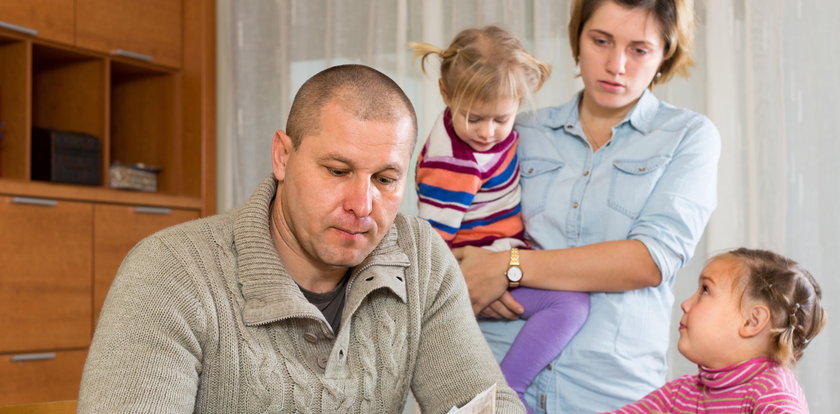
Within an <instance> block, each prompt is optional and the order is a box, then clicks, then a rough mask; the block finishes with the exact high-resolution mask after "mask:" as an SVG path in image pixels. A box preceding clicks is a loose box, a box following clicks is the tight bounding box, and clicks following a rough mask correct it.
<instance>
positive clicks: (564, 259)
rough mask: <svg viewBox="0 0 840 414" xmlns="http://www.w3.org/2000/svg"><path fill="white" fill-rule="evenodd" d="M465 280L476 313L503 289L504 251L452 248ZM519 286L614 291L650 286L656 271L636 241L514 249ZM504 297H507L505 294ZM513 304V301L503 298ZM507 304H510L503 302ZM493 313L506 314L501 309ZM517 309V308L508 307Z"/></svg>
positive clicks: (654, 282)
mask: <svg viewBox="0 0 840 414" xmlns="http://www.w3.org/2000/svg"><path fill="white" fill-rule="evenodd" d="M453 253H455V257H456V258H458V260H459V262H460V263H461V271H462V272H463V273H464V278H465V279H466V281H467V287H468V288H469V291H470V299H471V301H472V304H473V311H474V312H476V313H479V312H480V311H481V310H483V309H484V308H486V307H487V306H488V305H489V304H490V303H491V302H494V301H496V300H497V299H499V298H500V297H501V296H502V294H503V293H505V291H506V290H507V277H506V276H505V271H506V270H507V267H508V261H509V257H510V256H509V255H510V253H509V251H507V250H506V251H502V252H490V251H488V250H485V249H479V248H462V249H454V250H453ZM519 260H520V263H521V264H520V268H522V273H523V277H522V281H521V282H520V283H521V285H522V286H527V287H532V288H537V289H552V290H571V291H580V292H620V291H627V290H634V289H641V288H645V287H650V286H656V285H658V284H659V283H660V281H661V278H662V276H661V273H660V271H659V268H658V267H657V265H656V263H655V262H654V261H653V258H652V257H651V255H650V253H649V252H648V249H647V248H646V247H645V245H644V244H643V243H642V242H640V241H638V240H619V241H609V242H603V243H595V244H590V245H587V246H581V247H574V248H570V249H557V250H520V252H519ZM510 300H513V299H512V298H510ZM507 303H509V304H514V303H515V301H514V302H509V301H507ZM506 307H507V308H510V306H506ZM493 309H494V310H495V312H497V313H498V315H494V314H492V313H488V314H487V316H491V317H499V316H502V317H506V318H510V317H511V316H513V315H512V314H506V313H505V312H504V310H503V309H497V307H494V308H493ZM517 310H518V311H519V312H518V313H521V308H520V309H516V308H515V305H514V309H511V311H517Z"/></svg>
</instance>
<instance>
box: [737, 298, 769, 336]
mask: <svg viewBox="0 0 840 414" xmlns="http://www.w3.org/2000/svg"><path fill="white" fill-rule="evenodd" d="M770 318H771V315H770V308H768V307H767V305H764V304H754V305H751V306H750V308H749V309H747V313H746V315H745V318H744V320H743V322H742V323H741V328H740V329H739V330H738V333H739V334H740V335H741V337H743V338H752V337H754V336H756V335H758V334H760V333H761V332H763V331H764V330H765V328H767V327H768V326H769V325H770Z"/></svg>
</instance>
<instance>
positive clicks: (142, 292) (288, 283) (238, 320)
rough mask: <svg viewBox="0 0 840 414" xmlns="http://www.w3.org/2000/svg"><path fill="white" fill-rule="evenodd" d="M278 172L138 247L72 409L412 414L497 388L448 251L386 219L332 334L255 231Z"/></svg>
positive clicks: (514, 402) (508, 405)
mask: <svg viewBox="0 0 840 414" xmlns="http://www.w3.org/2000/svg"><path fill="white" fill-rule="evenodd" d="M275 191H276V181H274V179H273V178H271V177H269V178H268V179H266V180H265V181H264V182H263V183H262V184H261V185H260V186H259V187H258V188H257V190H256V192H255V193H254V194H253V195H252V196H251V199H250V200H249V201H248V202H247V203H246V204H244V205H243V206H240V207H238V208H236V209H234V210H231V211H230V212H227V213H225V214H221V215H218V216H213V217H209V218H206V219H201V220H196V221H193V222H189V223H185V224H181V225H178V226H175V227H171V228H169V229H166V230H164V231H162V232H159V233H157V234H155V235H153V236H151V237H149V238H147V239H145V240H143V241H142V242H141V243H139V244H138V245H137V246H136V247H135V248H134V249H133V250H132V251H131V252H130V253H129V254H128V256H127V257H126V259H125V261H124V262H123V264H122V266H121V267H120V270H119V272H118V274H117V277H116V279H115V281H114V283H113V285H112V286H111V290H110V292H109V293H108V298H107V300H106V302H105V306H104V308H103V310H102V314H101V317H100V320H99V325H98V326H97V329H96V333H95V335H94V338H93V343H92V345H91V347H90V352H89V354H88V359H87V363H86V365H85V370H84V377H83V379H82V386H81V392H80V396H79V405H78V407H79V408H78V412H80V413H109V414H110V413H151V412H154V413H191V412H196V413H292V412H300V413H399V412H401V411H402V409H403V406H404V404H405V401H406V397H407V394H408V391H409V388H410V389H411V390H412V391H413V392H414V395H415V397H416V398H417V400H418V402H419V403H420V406H421V408H422V410H423V412H424V414H425V413H442V412H446V411H447V410H448V409H449V408H451V407H452V406H453V405H458V406H460V405H463V404H464V403H465V402H467V401H468V400H470V399H471V398H472V396H474V395H475V394H477V393H478V392H480V391H482V390H484V389H486V388H487V387H489V386H490V385H491V384H493V383H494V382H495V383H498V384H499V385H500V388H499V394H498V401H497V412H499V413H519V412H524V408H523V407H522V405H521V404H520V402H519V399H518V398H517V397H516V394H515V393H514V392H513V391H512V390H510V388H508V387H507V386H506V385H504V384H505V382H504V378H503V376H502V374H501V372H500V371H499V368H498V366H497V365H496V362H495V360H494V359H493V356H492V355H491V353H490V350H489V349H488V347H487V345H486V343H485V342H484V338H483V336H482V334H481V332H480V331H479V329H478V327H477V325H476V323H475V319H474V318H473V316H472V312H471V309H470V303H469V298H468V296H467V292H466V286H465V284H464V281H463V279H462V277H461V274H460V271H459V269H458V265H457V263H456V261H455V260H454V259H453V257H452V255H451V254H450V253H449V250H448V249H447V247H446V245H445V244H444V243H443V241H442V240H441V239H440V237H438V236H437V234H436V233H435V232H434V231H433V230H432V229H431V228H430V227H429V226H428V225H427V224H426V223H425V222H423V221H421V220H418V219H416V218H414V217H408V216H403V215H398V217H397V218H396V221H395V223H394V224H393V226H392V227H391V229H390V231H389V233H388V234H387V236H386V237H385V238H384V239H383V241H382V242H381V243H380V244H379V246H377V248H376V249H375V250H374V251H373V253H371V254H370V256H368V257H367V258H366V259H365V260H364V262H363V263H361V264H360V265H359V266H357V267H355V268H354V269H353V272H352V274H351V276H350V279H349V281H348V284H347V299H346V300H347V301H346V305H345V308H344V313H343V316H342V322H341V329H340V331H339V333H338V335H337V336H336V335H333V333H332V330H331V329H330V327H329V324H327V322H326V320H325V319H324V317H323V315H322V314H321V312H320V311H318V309H317V308H315V307H314V306H313V305H312V304H310V303H309V302H307V301H306V299H305V298H304V296H303V294H302V293H301V292H300V289H299V288H298V287H297V285H296V284H295V283H294V281H293V280H292V278H291V277H290V276H289V274H288V273H287V272H286V270H285V269H284V267H283V264H282V263H281V262H280V259H279V257H278V255H277V252H276V250H275V249H274V245H273V243H272V240H271V236H270V234H269V222H268V220H269V208H270V205H271V202H272V200H273V197H274V192H275Z"/></svg>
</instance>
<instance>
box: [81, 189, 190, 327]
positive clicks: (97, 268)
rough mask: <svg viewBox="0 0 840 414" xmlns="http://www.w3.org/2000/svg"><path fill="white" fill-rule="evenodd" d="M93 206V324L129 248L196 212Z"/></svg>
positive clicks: (140, 207) (138, 207)
mask: <svg viewBox="0 0 840 414" xmlns="http://www.w3.org/2000/svg"><path fill="white" fill-rule="evenodd" d="M94 210H95V214H94V216H95V219H94V226H93V239H94V254H93V258H94V259H93V260H94V277H93V281H94V282H93V283H94V284H93V316H94V326H96V320H97V319H98V317H99V311H100V309H102V303H103V302H104V301H105V296H106V295H107V294H108V288H109V287H110V286H111V282H112V281H113V280H114V276H115V275H116V273H117V270H118V269H119V266H120V264H121V263H122V260H123V258H124V257H125V255H126V254H127V253H128V252H129V250H131V248H132V247H134V245H135V244H137V242H139V241H140V240H142V239H143V238H144V237H146V236H148V235H150V234H153V233H154V232H156V231H158V230H161V229H164V228H166V227H169V226H173V225H175V224H178V223H182V222H185V221H189V220H193V219H197V218H198V212H197V211H194V210H179V209H170V208H160V207H143V206H121V205H108V204H98V205H96V207H95V209H94Z"/></svg>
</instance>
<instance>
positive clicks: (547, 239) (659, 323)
mask: <svg viewBox="0 0 840 414" xmlns="http://www.w3.org/2000/svg"><path fill="white" fill-rule="evenodd" d="M579 99H580V94H578V96H577V97H576V98H575V99H573V100H572V101H570V102H568V103H566V104H565V105H563V106H559V107H552V108H546V109H543V110H540V111H538V112H537V113H536V115H535V116H527V115H522V116H520V119H519V120H518V123H517V125H516V129H517V131H519V134H520V136H521V139H520V143H519V152H518V154H519V157H520V162H521V174H522V176H521V184H522V212H523V217H524V220H525V231H526V234H527V237H528V238H529V239H530V240H531V241H532V242H533V244H534V246H535V248H538V249H563V248H568V247H575V246H583V245H587V244H592V243H599V242H604V241H609V240H625V239H634V240H639V241H641V242H642V243H644V244H645V246H646V247H647V249H648V250H649V251H650V255H651V256H652V257H653V260H654V261H655V262H656V264H657V265H658V266H659V269H660V271H661V272H662V283H661V284H660V285H659V286H655V287H651V288H646V289H639V290H633V291H629V292H621V293H592V295H591V306H592V308H591V311H590V314H589V318H588V319H587V321H586V324H585V325H584V326H583V328H582V329H581V330H580V332H579V333H578V334H577V335H576V336H575V337H574V339H572V341H571V342H570V343H569V345H568V346H567V347H566V349H565V350H563V352H562V353H561V354H560V356H559V357H558V358H557V359H555V360H554V362H553V363H552V364H550V365H549V366H548V367H547V368H546V369H544V370H543V371H542V372H541V373H540V374H539V375H538V377H537V379H536V380H535V381H534V383H532V385H531V387H530V388H529V389H528V394H527V398H528V399H529V401H530V402H531V406H532V407H534V408H535V409H537V411H538V412H543V410H545V412H548V413H586V412H600V411H606V410H612V409H616V408H619V407H620V406H622V405H625V404H627V403H630V402H633V401H636V400H638V399H640V398H642V397H643V396H645V395H646V394H647V393H648V392H650V391H652V390H653V389H655V388H658V387H660V386H661V385H662V384H664V381H665V374H666V368H667V367H666V361H665V353H666V350H667V348H668V332H669V329H670V328H671V326H670V325H671V319H670V318H671V307H672V305H673V303H674V297H673V294H672V292H671V287H672V286H673V283H674V275H675V274H676V272H677V270H678V269H680V268H681V267H682V266H684V265H685V264H686V262H688V260H689V259H690V258H691V256H692V254H693V253H694V249H695V247H696V246H697V243H698V241H699V240H700V237H701V235H702V234H703V229H704V228H705V226H706V223H707V222H708V220H709V216H710V215H711V213H712V211H713V210H714V208H715V205H716V202H717V199H716V182H717V163H718V157H719V155H720V135H719V133H718V131H717V129H716V128H715V126H714V125H713V124H712V122H711V121H710V120H709V119H708V118H706V117H705V116H703V115H700V114H697V113H695V112H692V111H689V110H686V109H681V108H676V107H674V106H671V105H669V104H666V103H663V102H660V101H659V100H658V99H657V98H656V97H655V96H654V95H653V93H651V92H650V91H645V93H644V94H643V95H642V97H641V98H640V99H639V101H638V103H637V104H636V106H635V107H634V108H633V109H632V110H631V111H630V112H629V113H628V114H627V116H626V118H625V119H624V120H623V121H622V122H620V123H619V124H618V125H616V126H615V127H613V129H612V131H613V135H612V139H611V140H610V141H609V142H608V143H607V144H606V145H605V146H604V147H602V148H600V149H599V150H598V151H596V152H594V153H593V152H592V150H591V148H590V146H589V144H588V143H587V141H586V138H585V137H584V132H583V129H582V127H581V124H580V121H579V120H578V102H579ZM603 260H614V259H612V258H610V257H604V258H603ZM556 266H557V267H558V268H560V267H562V266H563V263H557V264H556ZM526 277H527V275H526ZM616 277H619V275H616ZM481 325H482V330H484V331H485V334H486V336H487V338H488V341H490V342H491V346H492V347H493V348H494V352H495V353H496V355H497V357H499V356H500V355H503V353H504V352H505V351H506V350H507V347H508V345H509V343H510V341H511V340H512V338H513V337H514V336H515V335H516V332H518V329H519V328H520V327H521V325H522V323H521V322H520V321H515V322H499V321H483V322H482V323H481Z"/></svg>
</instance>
